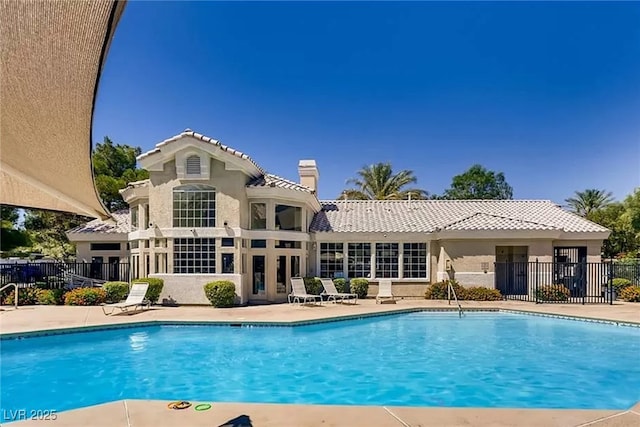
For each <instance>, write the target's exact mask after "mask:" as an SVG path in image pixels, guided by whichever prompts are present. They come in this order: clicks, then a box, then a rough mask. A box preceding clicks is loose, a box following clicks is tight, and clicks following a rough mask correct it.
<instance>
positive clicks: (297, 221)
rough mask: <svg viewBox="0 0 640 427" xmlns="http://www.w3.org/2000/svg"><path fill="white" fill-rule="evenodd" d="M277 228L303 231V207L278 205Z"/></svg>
mask: <svg viewBox="0 0 640 427" xmlns="http://www.w3.org/2000/svg"><path fill="white" fill-rule="evenodd" d="M276 228H277V229H280V230H287V231H302V208H299V207H296V206H287V205H276Z"/></svg>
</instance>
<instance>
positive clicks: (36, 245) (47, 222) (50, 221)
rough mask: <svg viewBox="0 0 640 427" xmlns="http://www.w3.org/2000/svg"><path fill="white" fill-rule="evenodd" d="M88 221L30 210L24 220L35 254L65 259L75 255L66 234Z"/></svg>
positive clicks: (77, 217)
mask: <svg viewBox="0 0 640 427" xmlns="http://www.w3.org/2000/svg"><path fill="white" fill-rule="evenodd" d="M88 220H89V219H88V218H85V217H82V216H80V215H75V214H70V213H65V212H54V211H45V210H40V209H29V210H28V211H27V212H26V215H25V218H24V228H25V230H26V231H27V233H28V234H29V238H30V240H31V243H32V247H31V250H32V251H33V252H39V253H41V254H43V255H45V256H50V257H53V258H58V259H64V258H68V257H70V256H72V255H74V254H75V248H74V246H73V244H71V243H70V242H69V239H68V238H67V235H66V232H67V231H68V230H70V229H72V228H74V227H77V226H79V225H81V224H83V223H85V222H86V221H88Z"/></svg>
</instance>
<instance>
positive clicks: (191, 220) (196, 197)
mask: <svg viewBox="0 0 640 427" xmlns="http://www.w3.org/2000/svg"><path fill="white" fill-rule="evenodd" d="M173 226H174V227H215V226H216V190H215V188H213V187H210V186H208V185H200V184H189V185H181V186H179V187H175V188H174V189H173Z"/></svg>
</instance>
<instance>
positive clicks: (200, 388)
mask: <svg viewBox="0 0 640 427" xmlns="http://www.w3.org/2000/svg"><path fill="white" fill-rule="evenodd" d="M1 345H2V347H1V349H0V355H1V357H2V358H1V359H0V360H1V367H0V371H1V377H0V380H1V382H0V385H1V391H0V397H1V409H2V411H3V412H5V413H6V412H8V411H9V410H18V409H27V410H36V409H43V410H50V409H55V410H57V411H62V410H66V409H71V408H77V407H82V406H87V405H93V404H97V403H102V402H107V401H112V400H117V399H169V400H176V399H184V400H192V401H229V402H274V403H306V404H343V405H344V404H353V405H396V406H458V407H470V406H475V407H524V408H603V409H604V408H607V409H627V408H629V407H630V406H632V405H633V404H635V403H636V402H638V401H640V363H638V362H639V360H640V328H634V327H624V326H613V325H608V324H597V323H587V322H581V321H571V320H562V319H554V318H546V317H540V316H528V315H518V314H507V313H468V314H467V316H466V317H463V318H462V319H460V318H458V316H457V314H450V313H411V314H401V315H393V316H383V317H375V318H366V319H360V320H352V321H342V322H332V323H323V324H316V325H310V326H300V327H242V328H233V327H221V326H153V327H139V328H128V329H117V330H109V331H101V332H87V333H74V334H66V335H54V336H46V337H34V338H26V339H21V340H8V341H2V343H1Z"/></svg>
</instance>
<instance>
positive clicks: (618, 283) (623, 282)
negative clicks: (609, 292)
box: [613, 277, 631, 294]
mask: <svg viewBox="0 0 640 427" xmlns="http://www.w3.org/2000/svg"><path fill="white" fill-rule="evenodd" d="M627 286H631V280H629V279H625V278H624V277H616V278H615V279H613V288H614V289H615V290H616V293H617V294H620V292H622V290H623V289H624V288H626V287H627Z"/></svg>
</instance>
